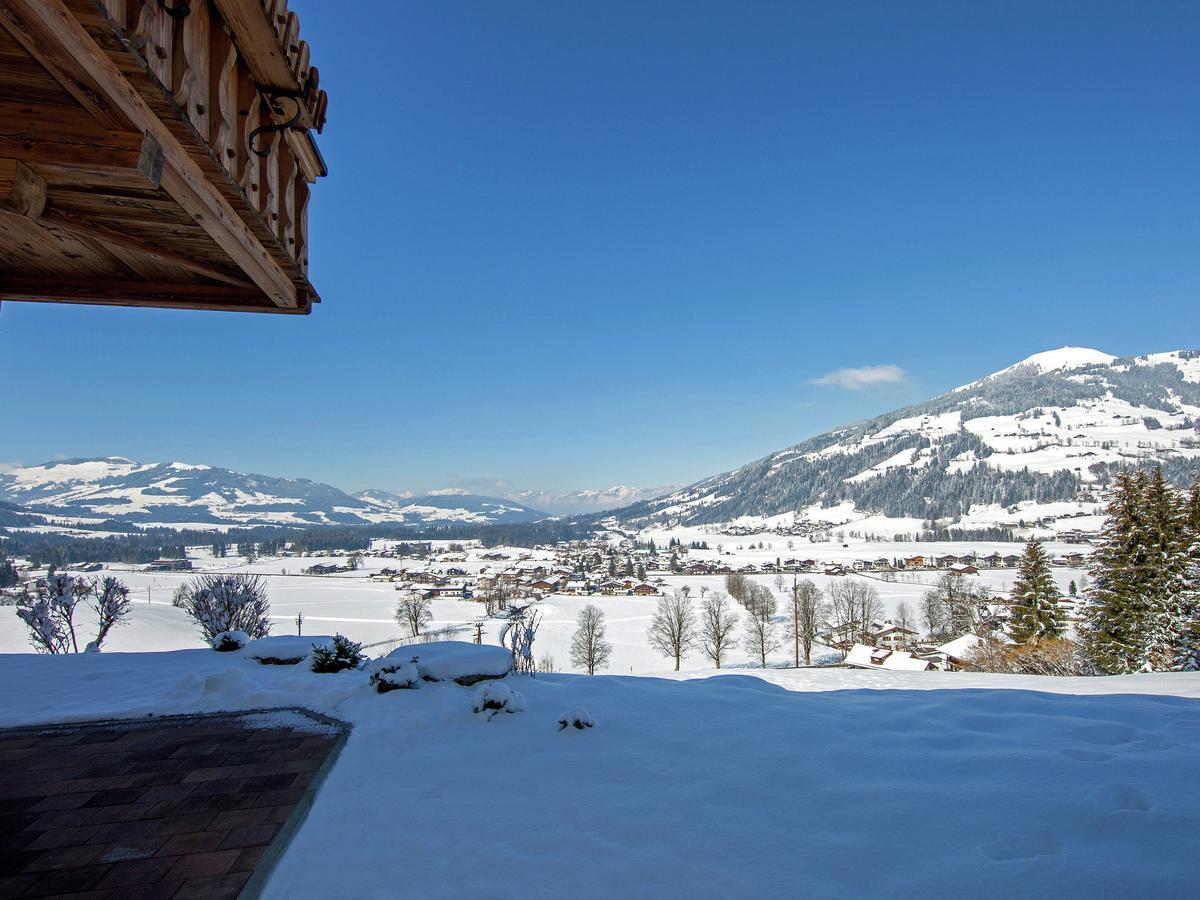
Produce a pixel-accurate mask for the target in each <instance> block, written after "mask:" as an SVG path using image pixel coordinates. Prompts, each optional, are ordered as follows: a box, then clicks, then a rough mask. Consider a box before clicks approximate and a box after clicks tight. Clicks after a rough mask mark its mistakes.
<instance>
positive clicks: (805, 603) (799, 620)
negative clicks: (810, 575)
mask: <svg viewBox="0 0 1200 900" xmlns="http://www.w3.org/2000/svg"><path fill="white" fill-rule="evenodd" d="M788 614H789V621H788V635H789V637H791V638H792V641H793V644H794V651H795V660H796V667H797V668H799V667H800V652H801V650H803V651H804V665H806V666H811V665H812V648H813V643H814V642H815V641H816V638H817V632H819V631H820V630H821V629H822V628H824V627H825V622H826V619H827V618H828V614H829V613H828V608H827V607H826V606H825V603H824V601H823V600H822V597H821V589H820V588H819V587H817V586H816V585H815V584H813V583H812V582H811V581H809V580H808V579H807V578H805V579H804V580H803V581H797V582H794V583H793V584H792V596H791V598H790V599H789V601H788Z"/></svg>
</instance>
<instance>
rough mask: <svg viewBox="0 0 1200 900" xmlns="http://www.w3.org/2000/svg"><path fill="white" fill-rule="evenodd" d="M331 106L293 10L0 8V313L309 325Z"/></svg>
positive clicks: (174, 5) (121, 1) (130, 3)
mask: <svg viewBox="0 0 1200 900" xmlns="http://www.w3.org/2000/svg"><path fill="white" fill-rule="evenodd" d="M326 107H327V98H326V95H325V92H324V91H322V90H321V89H320V85H319V77H318V73H317V69H316V67H315V66H313V65H312V63H311V54H310V50H309V47H308V44H307V43H306V42H305V41H302V40H300V38H299V22H298V20H297V18H296V15H295V13H292V12H289V11H288V9H287V0H0V300H35V301H49V302H64V303H90V304H104V305H124V306H157V307H166V308H186V309H214V310H248V311H260V312H280V313H307V312H308V311H309V310H310V308H311V306H312V304H313V303H315V302H319V299H320V298H319V297H318V296H317V293H316V291H315V290H314V289H313V287H312V285H311V283H310V282H309V280H308V274H307V272H308V198H309V189H310V185H311V184H312V183H313V182H315V181H316V179H317V178H319V177H321V176H323V175H325V174H326V171H325V163H324V161H323V160H322V158H321V155H320V152H319V151H318V150H317V146H316V143H315V140H314V132H320V131H321V130H322V129H323V127H324V123H325V110H326Z"/></svg>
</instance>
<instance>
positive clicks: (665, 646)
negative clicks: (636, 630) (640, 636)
mask: <svg viewBox="0 0 1200 900" xmlns="http://www.w3.org/2000/svg"><path fill="white" fill-rule="evenodd" d="M696 630H697V629H696V611H695V610H694V609H692V603H691V600H689V599H688V595H687V592H686V591H685V590H676V591H671V593H669V594H667V595H665V596H663V597H662V598H660V599H659V601H658V608H657V609H656V610H655V612H654V618H653V619H652V620H651V621H650V629H649V630H648V631H647V632H646V637H647V639H648V640H649V642H650V646H651V647H653V648H654V649H655V650H657V651H658V652H659V653H661V654H662V655H663V656H669V657H674V659H675V671H676V672H678V671H679V663H680V660H682V659H683V657H684V656H686V655H687V652H688V651H689V650H690V649H692V647H694V646H695V644H696V637H697V634H696Z"/></svg>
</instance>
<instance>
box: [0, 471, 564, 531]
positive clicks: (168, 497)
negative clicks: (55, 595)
mask: <svg viewBox="0 0 1200 900" xmlns="http://www.w3.org/2000/svg"><path fill="white" fill-rule="evenodd" d="M0 500H4V501H8V502H10V503H15V504H20V505H21V506H23V507H25V508H26V509H29V510H32V511H34V512H38V513H42V514H44V515H48V516H53V517H55V518H56V519H58V520H59V521H62V522H67V523H70V522H101V521H105V520H115V521H118V522H125V523H133V524H138V525H166V526H170V527H185V526H195V527H201V528H211V527H230V526H251V525H294V526H309V525H335V524H338V525H360V524H369V523H396V524H406V525H414V526H419V525H441V524H452V523H453V524H464V523H465V524H489V523H499V522H528V521H533V520H536V519H540V518H545V513H541V512H539V511H537V510H534V509H530V508H528V507H526V506H523V505H521V504H517V503H513V502H510V501H503V500H496V499H494V498H490V497H474V496H471V495H462V496H460V495H455V496H438V497H418V498H407V499H403V500H402V499H401V498H396V497H393V496H392V495H387V494H385V493H384V492H372V493H370V494H369V495H367V496H363V497H355V496H352V495H350V494H347V493H345V492H343V491H341V490H339V489H338V488H335V487H332V486H331V485H328V484H322V483H321V482H318V481H308V480H306V479H288V478H273V477H271V476H267V475H245V474H241V473H239V472H232V471H230V470H228V469H220V468H215V467H213V466H206V465H192V464H189V463H182V462H170V463H139V462H134V461H133V460H129V459H125V458H124V457H119V456H112V457H104V458H100V459H71V460H64V461H62V462H51V463H44V464H42V465H37V466H27V467H17V468H12V467H10V468H7V469H5V470H3V471H0Z"/></svg>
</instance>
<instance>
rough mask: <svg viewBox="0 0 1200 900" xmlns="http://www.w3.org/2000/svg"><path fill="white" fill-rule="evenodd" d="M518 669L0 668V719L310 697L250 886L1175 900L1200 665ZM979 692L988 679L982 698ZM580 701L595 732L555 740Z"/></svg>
mask: <svg viewBox="0 0 1200 900" xmlns="http://www.w3.org/2000/svg"><path fill="white" fill-rule="evenodd" d="M768 677H770V678H771V680H772V682H774V683H769V682H768V681H766V680H763V679H761V678H757V677H747V676H745V675H736V674H735V675H722V676H717V677H711V678H703V679H699V680H690V681H687V680H670V679H661V678H628V677H596V678H589V677H587V676H577V675H550V676H541V677H538V678H536V679H530V678H525V677H521V678H516V677H512V676H510V677H509V679H508V682H509V683H510V684H511V686H512V687H513V688H514V689H517V690H519V691H521V692H522V693H523V694H524V695H525V699H526V701H527V708H526V710H525V711H524V712H521V713H519V714H516V715H500V716H497V717H496V718H494V719H492V720H490V721H489V720H486V719H485V717H484V716H481V715H476V714H474V713H473V712H472V700H473V697H474V695H475V692H476V691H477V690H478V689H479V687H480V686H477V687H476V688H474V689H471V688H462V687H458V686H457V685H453V684H424V685H422V686H421V687H420V688H419V689H417V690H412V691H394V692H392V693H389V694H384V695H379V694H376V693H374V692H373V691H372V690H371V689H370V687H369V686H368V684H367V681H366V676H365V674H364V673H362V672H343V673H339V674H337V675H316V674H313V673H311V672H309V671H307V670H305V669H304V668H303V667H296V668H288V667H267V666H260V665H258V664H256V663H253V662H251V661H249V660H247V659H245V658H243V657H242V654H240V653H214V652H212V651H208V650H192V651H182V652H171V653H157V654H124V653H104V654H93V655H81V656H73V657H61V658H51V657H43V656H32V655H28V654H21V655H4V656H0V679H2V680H3V683H5V684H8V685H10V686H15V685H23V686H25V689H22V690H19V691H16V690H10V691H8V692H6V695H5V701H4V703H3V704H2V705H0V724H2V725H28V724H36V723H42V722H57V721H64V720H73V719H96V718H104V717H111V716H140V715H148V714H156V713H183V712H200V711H214V710H234V709H252V708H262V707H278V706H290V705H303V706H306V707H308V708H310V709H314V710H317V711H319V712H323V713H326V714H329V715H332V716H335V717H337V718H339V719H342V720H344V721H347V722H350V723H352V724H353V731H352V733H351V735H350V738H349V741H348V742H347V744H346V746H345V749H344V751H343V752H342V755H341V756H340V757H339V759H338V761H337V763H336V765H335V766H334V768H333V769H332V771H331V772H330V774H329V777H328V779H327V780H326V781H325V783H324V785H323V787H322V788H321V790H320V793H319V794H318V796H317V799H316V802H315V804H314V806H313V808H312V810H311V813H310V814H309V816H308V818H307V819H306V820H305V822H304V823H303V825H302V826H301V827H300V829H299V831H298V832H297V834H296V836H295V838H294V840H293V842H292V844H291V845H290V847H289V848H288V850H287V851H286V853H285V854H284V856H283V858H282V860H281V862H280V865H279V867H278V868H277V869H276V871H275V873H274V875H273V876H272V878H271V879H270V881H269V883H268V885H267V889H266V894H265V895H266V896H267V897H274V898H291V897H301V896H327V897H368V898H375V897H378V898H385V897H396V896H415V897H416V896H419V897H448V898H449V897H520V898H542V897H546V898H551V897H554V898H557V897H563V896H572V897H658V898H661V897H698V898H707V897H730V896H806V897H834V896H837V897H845V896H847V895H849V894H864V893H868V892H869V893H883V894H888V895H892V896H906V897H907V896H912V897H916V896H927V895H928V894H929V893H930V892H941V891H944V890H947V889H950V890H953V891H955V892H956V893H960V894H965V895H967V896H972V897H997V898H999V897H1013V896H1057V897H1098V896H1103V897H1117V896H1185V895H1188V894H1190V893H1191V892H1192V890H1193V889H1194V886H1195V880H1194V879H1195V872H1194V863H1195V850H1196V833H1197V824H1198V821H1200V814H1198V813H1197V809H1200V779H1198V778H1197V777H1196V759H1197V757H1198V754H1200V703H1198V702H1197V698H1200V675H1174V674H1159V675H1142V676H1123V677H1115V678H1103V679H1100V678H1096V679H1048V678H1044V679H1037V678H1028V677H1013V676H983V675H969V676H968V675H962V674H943V673H907V674H900V673H878V672H853V671H848V670H828V671H821V670H806V671H802V672H796V671H792V672H783V671H781V672H772V673H768ZM980 688H984V689H980ZM575 707H583V708H584V709H585V710H586V711H587V712H588V713H590V715H591V717H592V718H593V719H594V721H595V727H594V728H591V729H589V730H586V731H576V730H574V729H568V730H566V731H559V730H558V727H557V720H558V718H559V717H560V716H561V715H562V714H563V713H565V712H567V711H568V710H571V709H573V708H575Z"/></svg>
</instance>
